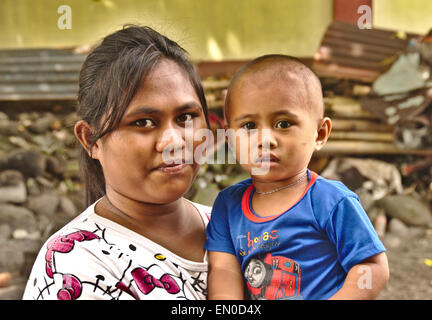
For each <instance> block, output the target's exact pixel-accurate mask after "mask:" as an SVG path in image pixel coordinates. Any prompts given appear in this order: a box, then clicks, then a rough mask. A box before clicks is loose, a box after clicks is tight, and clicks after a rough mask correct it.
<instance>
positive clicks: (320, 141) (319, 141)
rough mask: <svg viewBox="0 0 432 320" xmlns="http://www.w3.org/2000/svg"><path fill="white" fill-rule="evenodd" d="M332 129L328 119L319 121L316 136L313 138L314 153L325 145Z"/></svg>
mask: <svg viewBox="0 0 432 320" xmlns="http://www.w3.org/2000/svg"><path fill="white" fill-rule="evenodd" d="M331 129H332V123H331V120H330V118H329V117H324V118H323V119H321V120H320V123H319V126H318V130H317V136H316V138H315V151H318V150H320V149H321V148H322V147H324V145H325V144H326V142H327V140H328V137H329V136H330V132H331Z"/></svg>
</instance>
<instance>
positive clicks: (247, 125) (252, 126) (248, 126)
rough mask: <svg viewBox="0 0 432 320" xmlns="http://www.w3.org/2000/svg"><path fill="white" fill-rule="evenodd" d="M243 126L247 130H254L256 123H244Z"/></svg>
mask: <svg viewBox="0 0 432 320" xmlns="http://www.w3.org/2000/svg"><path fill="white" fill-rule="evenodd" d="M242 128H243V129H246V130H253V129H256V124H255V123H254V122H247V123H245V124H244V125H242Z"/></svg>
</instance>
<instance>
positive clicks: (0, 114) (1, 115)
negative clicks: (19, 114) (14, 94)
mask: <svg viewBox="0 0 432 320" xmlns="http://www.w3.org/2000/svg"><path fill="white" fill-rule="evenodd" d="M3 120H9V116H8V115H7V114H6V113H4V112H1V111H0V121H3Z"/></svg>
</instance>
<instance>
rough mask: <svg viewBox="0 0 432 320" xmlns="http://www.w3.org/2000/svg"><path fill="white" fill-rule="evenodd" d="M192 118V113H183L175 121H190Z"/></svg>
mask: <svg viewBox="0 0 432 320" xmlns="http://www.w3.org/2000/svg"><path fill="white" fill-rule="evenodd" d="M193 118H194V115H193V114H192V113H184V114H182V115H181V116H179V117H178V118H177V121H178V122H186V121H192V119H193Z"/></svg>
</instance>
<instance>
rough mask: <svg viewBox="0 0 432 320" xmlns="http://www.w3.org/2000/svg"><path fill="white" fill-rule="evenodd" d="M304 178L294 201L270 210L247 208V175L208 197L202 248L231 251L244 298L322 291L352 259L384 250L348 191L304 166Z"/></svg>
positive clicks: (333, 285) (321, 295) (333, 288)
mask: <svg viewBox="0 0 432 320" xmlns="http://www.w3.org/2000/svg"><path fill="white" fill-rule="evenodd" d="M308 178H309V184H308V187H307V188H306V190H305V192H304V193H303V194H302V195H301V197H300V198H299V200H298V202H297V203H296V204H294V205H293V206H292V207H291V208H289V209H288V210H286V211H284V212H282V213H280V214H277V215H273V216H269V217H261V216H259V215H258V214H256V213H255V212H254V211H253V208H252V205H251V199H252V196H253V192H254V186H253V184H252V180H251V179H247V180H244V181H242V182H240V183H238V184H235V185H233V186H231V187H228V188H226V189H224V190H223V191H222V192H221V193H220V194H219V195H218V197H217V199H216V201H215V203H214V205H213V211H212V218H211V220H210V223H209V225H208V228H207V238H208V240H207V242H206V245H205V248H206V249H207V250H210V251H219V252H227V253H230V254H233V255H235V256H236V257H237V259H238V260H239V262H240V265H241V268H242V273H243V275H244V278H245V282H246V286H247V288H248V291H249V294H250V298H251V299H301V298H304V299H328V298H330V297H331V296H332V295H333V294H335V293H336V292H337V291H338V290H339V289H340V288H341V287H342V285H343V283H344V281H345V277H346V275H347V273H348V271H349V270H350V269H351V268H352V267H353V266H354V265H356V264H358V263H360V262H361V261H363V260H364V259H366V258H369V257H371V256H373V255H376V254H378V253H380V252H383V251H385V248H384V246H383V244H382V243H381V241H380V240H379V238H378V236H377V234H376V232H375V230H374V228H373V226H372V224H371V222H370V220H369V218H368V216H367V214H366V212H364V210H363V208H362V206H361V204H360V201H359V199H358V197H357V195H356V194H355V193H353V192H352V191H350V190H349V189H348V188H347V187H345V186H344V185H343V184H342V183H341V182H338V181H332V180H327V179H324V178H322V177H320V176H318V175H317V174H316V173H314V172H310V171H309V170H308ZM288 264H289V265H290V266H291V268H292V269H290V267H288ZM248 268H249V269H248ZM253 272H256V274H255V276H254V275H253ZM260 277H262V279H261V278H260ZM258 280H259V281H258Z"/></svg>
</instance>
